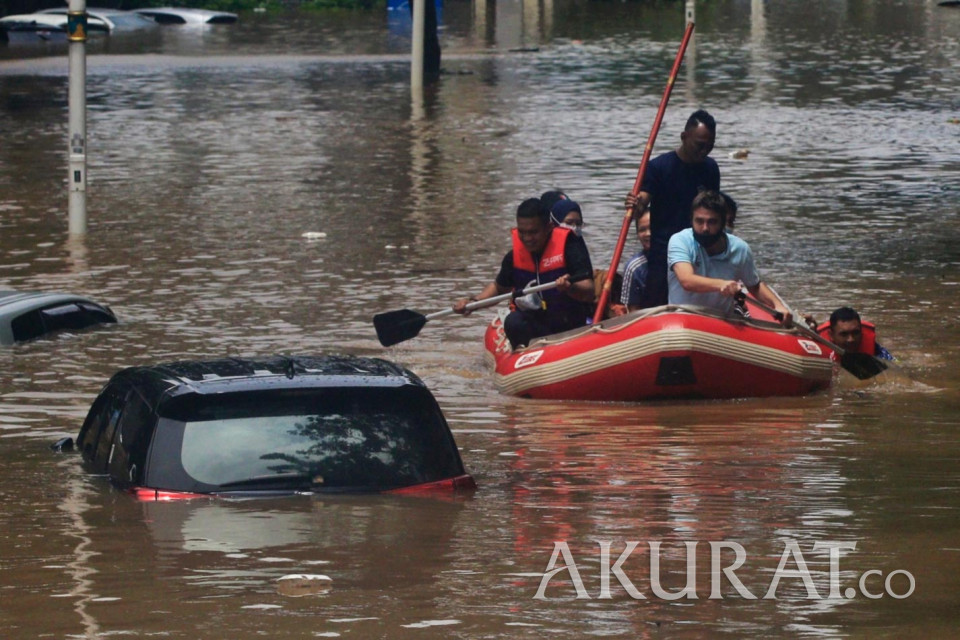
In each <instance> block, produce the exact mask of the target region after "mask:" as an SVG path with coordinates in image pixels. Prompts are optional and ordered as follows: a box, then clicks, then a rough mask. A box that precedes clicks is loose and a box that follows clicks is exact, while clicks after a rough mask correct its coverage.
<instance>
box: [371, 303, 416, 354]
mask: <svg viewBox="0 0 960 640" xmlns="http://www.w3.org/2000/svg"><path fill="white" fill-rule="evenodd" d="M425 324H427V317H426V316H425V315H423V314H422V313H417V312H416V311H411V310H410V309H401V310H399V311H387V312H386V313H378V314H377V315H375V316H373V326H374V328H375V329H376V330H377V339H378V340H380V344H382V345H383V346H385V347H391V346H393V345H395V344H397V343H398V342H403V341H404V340H409V339H410V338H416V337H417V334H418V333H420V329H423V325H425Z"/></svg>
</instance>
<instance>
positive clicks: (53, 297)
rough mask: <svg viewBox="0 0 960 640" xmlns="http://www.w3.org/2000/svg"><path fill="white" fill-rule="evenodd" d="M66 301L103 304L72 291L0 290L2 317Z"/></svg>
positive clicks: (0, 316) (0, 313)
mask: <svg viewBox="0 0 960 640" xmlns="http://www.w3.org/2000/svg"><path fill="white" fill-rule="evenodd" d="M66 302H86V303H87V304H92V305H95V306H97V307H102V306H103V305H102V304H99V303H97V302H94V301H93V300H91V299H89V298H86V297H84V296H78V295H74V294H71V293H47V292H43V291H11V290H2V291H0V319H2V318H6V317H7V316H12V315H20V314H21V313H23V312H25V311H30V310H33V309H42V308H44V307H48V306H50V305H52V304H61V303H66Z"/></svg>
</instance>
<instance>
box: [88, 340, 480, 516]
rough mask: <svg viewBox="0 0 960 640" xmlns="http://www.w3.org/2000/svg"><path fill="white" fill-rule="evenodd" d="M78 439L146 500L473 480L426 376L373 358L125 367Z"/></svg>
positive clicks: (101, 468) (407, 487) (92, 462)
mask: <svg viewBox="0 0 960 640" xmlns="http://www.w3.org/2000/svg"><path fill="white" fill-rule="evenodd" d="M77 446H78V448H79V449H80V452H81V453H82V455H83V458H84V461H85V462H86V463H87V464H88V465H89V466H90V468H91V470H92V471H94V472H95V473H101V474H106V475H109V477H110V479H111V481H112V482H114V483H115V484H116V485H117V486H119V487H120V488H122V489H124V490H126V491H129V492H131V493H133V494H134V495H136V496H137V497H138V498H140V499H144V500H165V499H176V498H183V497H194V496H196V495H209V494H215V495H222V496H250V495H276V494H292V493H316V492H345V491H366V492H380V491H404V492H415V491H423V490H455V489H473V488H475V487H476V485H475V483H474V481H473V478H472V477H471V476H469V475H468V474H467V473H466V471H465V470H464V467H463V462H462V461H461V459H460V454H459V452H458V451H457V446H456V443H455V442H454V439H453V435H452V434H451V433H450V428H449V427H448V426H447V422H446V420H445V419H444V417H443V414H442V412H441V411H440V407H439V406H438V405H437V402H436V400H435V399H434V397H433V395H432V394H431V393H430V391H429V390H428V389H427V388H426V386H425V385H424V384H423V382H421V381H420V379H419V378H418V377H417V376H416V375H415V374H413V373H412V372H410V371H409V370H407V369H405V368H403V367H399V366H397V365H395V364H393V363H390V362H387V361H385V360H380V359H372V358H355V357H347V356H320V357H312V356H297V357H288V356H274V357H270V358H265V359H236V358H231V359H224V360H211V361H186V362H174V363H169V364H161V365H156V366H146V367H132V368H129V369H124V370H122V371H120V372H118V373H116V374H115V375H114V376H113V377H112V378H111V379H110V381H109V382H108V383H107V385H106V386H105V387H104V388H103V390H102V391H101V392H100V395H99V396H98V397H97V399H96V400H95V401H94V403H93V405H92V406H91V408H90V412H89V413H88V414H87V418H86V420H84V423H83V427H82V428H81V430H80V434H79V436H78V437H77Z"/></svg>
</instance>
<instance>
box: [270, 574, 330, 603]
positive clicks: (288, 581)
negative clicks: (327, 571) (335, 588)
mask: <svg viewBox="0 0 960 640" xmlns="http://www.w3.org/2000/svg"><path fill="white" fill-rule="evenodd" d="M332 583H333V580H331V579H330V576H325V575H321V574H317V573H300V574H291V575H288V576H283V577H281V578H277V593H279V594H280V595H282V596H290V597H291V598H299V597H301V596H314V595H322V594H325V593H328V592H329V591H330V587H331V586H332Z"/></svg>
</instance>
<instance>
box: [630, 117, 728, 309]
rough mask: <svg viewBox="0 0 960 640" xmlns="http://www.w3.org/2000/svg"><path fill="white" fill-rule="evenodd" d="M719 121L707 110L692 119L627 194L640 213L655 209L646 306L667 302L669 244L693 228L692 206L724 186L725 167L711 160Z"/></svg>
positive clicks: (651, 212) (648, 260) (649, 255)
mask: <svg viewBox="0 0 960 640" xmlns="http://www.w3.org/2000/svg"><path fill="white" fill-rule="evenodd" d="M716 136H717V123H716V121H715V120H714V119H713V116H711V115H710V114H709V113H707V112H706V111H704V110H703V109H699V110H697V111H694V112H693V114H691V115H690V117H689V118H688V119H687V123H686V126H685V127H684V128H683V133H681V134H680V146H679V147H678V148H677V149H676V150H675V151H670V152H668V153H664V154H662V155H659V156H657V157H656V158H654V159H653V160H651V161H650V164H649V165H648V166H647V171H646V173H645V174H644V177H643V184H642V185H640V192H639V193H638V194H637V195H636V196H635V197H634V196H633V195H632V194H631V195H629V196H627V201H626V205H627V207H632V208H633V210H634V214H633V215H634V217H637V216H638V215H639V214H641V213H642V212H643V211H644V210H645V209H646V208H647V207H648V206H649V208H650V232H651V240H650V251H649V253H648V255H647V265H648V266H647V269H648V274H647V286H646V289H645V291H644V299H643V302H642V304H641V306H643V307H656V306H658V305H662V304H667V298H668V294H667V291H668V289H667V244H668V243H669V242H670V237H671V236H673V234H675V233H676V232H678V231H681V230H683V229H686V228H688V227H689V226H690V204H691V203H692V202H693V199H694V198H695V197H696V195H697V193H699V192H700V191H703V190H705V189H710V190H713V191H719V190H720V168H719V167H718V166H717V162H716V160H714V159H713V158H710V157H709V155H710V152H711V151H713V145H714V142H715V140H716Z"/></svg>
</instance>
